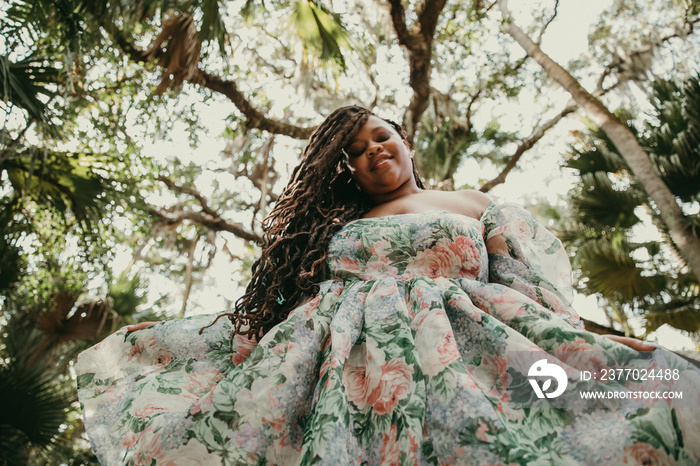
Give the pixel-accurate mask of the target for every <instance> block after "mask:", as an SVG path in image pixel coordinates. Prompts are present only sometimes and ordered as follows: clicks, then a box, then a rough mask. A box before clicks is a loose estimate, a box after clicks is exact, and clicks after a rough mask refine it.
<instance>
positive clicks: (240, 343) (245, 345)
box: [233, 334, 258, 366]
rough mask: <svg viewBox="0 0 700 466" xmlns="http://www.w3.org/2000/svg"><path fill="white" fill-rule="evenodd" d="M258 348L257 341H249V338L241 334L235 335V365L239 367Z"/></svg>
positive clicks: (251, 339)
mask: <svg viewBox="0 0 700 466" xmlns="http://www.w3.org/2000/svg"><path fill="white" fill-rule="evenodd" d="M256 346H258V342H257V341H255V339H253V338H250V339H249V338H248V337H247V336H243V335H240V334H236V335H234V337H233V347H234V348H235V352H234V354H233V365H234V366H237V365H239V364H240V363H242V362H243V361H245V360H246V359H248V356H250V353H252V352H253V349H255V347H256Z"/></svg>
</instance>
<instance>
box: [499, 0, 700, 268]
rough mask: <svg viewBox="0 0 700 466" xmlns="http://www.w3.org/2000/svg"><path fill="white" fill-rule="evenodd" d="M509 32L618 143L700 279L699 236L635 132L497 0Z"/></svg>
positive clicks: (674, 239) (618, 146) (615, 142)
mask: <svg viewBox="0 0 700 466" xmlns="http://www.w3.org/2000/svg"><path fill="white" fill-rule="evenodd" d="M498 6H499V8H500V10H501V14H502V15H503V20H504V27H505V29H506V31H507V32H508V34H509V35H510V36H511V37H512V38H513V39H515V41H516V42H517V43H518V44H519V45H520V46H521V47H522V48H523V49H524V50H525V52H527V54H528V55H529V56H530V57H532V58H533V59H534V60H535V61H536V62H537V63H539V64H540V66H542V68H544V70H545V71H546V72H547V74H548V75H549V76H550V77H551V78H552V79H554V80H555V81H557V82H558V83H559V84H560V85H561V86H562V87H563V88H564V89H566V90H567V92H569V94H571V97H573V99H574V100H575V101H576V103H578V104H579V105H580V106H581V108H583V109H584V110H585V111H586V113H587V114H588V116H589V117H590V118H591V119H592V120H593V121H594V122H595V124H596V125H598V127H600V129H602V130H603V131H604V132H605V134H606V135H607V136H608V137H609V138H610V140H611V141H612V142H613V144H615V147H617V149H618V150H619V151H620V154H621V155H622V157H623V158H624V159H625V161H626V162H627V164H628V165H629V167H630V169H631V170H632V172H633V173H634V175H635V176H636V177H637V178H638V179H639V181H640V183H641V184H642V186H643V187H644V190H645V191H646V192H647V194H648V195H649V197H650V198H651V200H652V201H653V202H654V204H656V208H657V209H658V211H659V213H660V215H661V218H662V219H663V221H664V223H665V224H666V225H667V226H668V229H669V232H670V233H671V237H672V238H673V241H674V242H675V243H676V245H677V246H678V249H679V250H680V251H681V253H682V254H683V257H684V258H685V260H686V261H687V264H688V265H689V266H690V268H691V270H692V271H693V273H694V275H695V276H696V277H697V278H698V280H700V239H698V238H696V237H695V236H693V234H692V233H691V232H690V231H689V230H688V229H687V228H684V221H683V220H684V218H685V217H684V216H683V212H682V211H681V208H680V206H679V205H678V203H677V202H676V200H675V198H674V197H673V194H672V193H671V190H670V189H668V186H666V183H664V181H663V180H662V179H661V177H660V176H659V175H658V174H657V173H656V171H655V170H654V166H653V164H652V163H651V160H650V159H649V155H648V154H647V153H646V152H645V151H644V149H643V148H642V146H641V145H640V144H639V142H638V141H637V139H636V138H635V137H634V134H632V132H631V131H630V130H629V128H627V126H625V125H624V124H623V123H622V122H621V121H620V120H618V119H617V117H615V115H613V114H612V113H611V112H610V111H609V110H608V109H607V108H606V107H605V106H604V105H603V104H602V103H601V102H600V101H599V100H598V99H596V98H595V97H594V96H593V95H591V93H589V92H588V91H586V89H584V88H583V86H581V84H579V82H578V81H576V79H574V77H573V76H571V75H570V74H569V73H568V72H567V71H566V70H565V69H564V68H562V67H561V66H559V64H557V63H556V62H555V61H554V60H552V59H551V58H550V57H549V56H548V55H547V54H545V53H544V52H543V51H542V49H540V47H539V46H538V45H537V44H536V43H535V42H533V41H532V39H530V37H528V35H527V34H525V33H524V32H523V31H522V29H520V28H519V27H518V26H517V25H516V24H515V22H514V21H513V18H512V17H511V15H510V11H509V10H508V3H507V0H498Z"/></svg>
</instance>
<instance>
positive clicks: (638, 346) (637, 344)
mask: <svg viewBox="0 0 700 466" xmlns="http://www.w3.org/2000/svg"><path fill="white" fill-rule="evenodd" d="M603 336H604V337H606V338H608V339H610V340H612V341H616V342H618V343H622V344H623V345H625V346H629V347H630V348H632V349H633V350H637V351H654V350H655V349H656V346H654V345H650V344H649V343H645V342H643V341H642V340H637V339H636V338H630V337H621V336H619V335H603Z"/></svg>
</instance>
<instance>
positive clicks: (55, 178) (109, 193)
mask: <svg viewBox="0 0 700 466" xmlns="http://www.w3.org/2000/svg"><path fill="white" fill-rule="evenodd" d="M92 159H93V156H92V155H91V154H85V153H82V154H71V153H64V152H57V151H48V150H46V151H44V153H43V154H37V152H36V151H31V150H25V151H23V152H20V153H19V154H17V156H16V157H14V158H13V159H11V160H8V161H5V162H4V164H3V166H2V167H3V168H4V169H5V170H6V171H7V175H8V178H9V180H10V183H11V184H12V187H13V189H14V190H15V195H16V196H18V197H22V196H29V197H30V198H31V199H32V200H34V201H35V202H36V203H38V204H40V205H46V206H51V207H53V208H54V209H56V211H57V212H59V213H61V214H63V215H65V214H66V213H67V212H71V213H72V215H73V216H74V217H75V219H76V221H77V222H78V223H79V224H80V225H81V226H82V227H83V229H84V230H86V231H88V230H90V228H91V226H92V225H93V224H94V223H97V222H99V221H101V219H102V214H103V212H104V209H105V207H106V206H107V205H108V204H109V203H110V202H111V201H112V200H113V197H114V194H115V193H114V186H113V182H112V180H110V179H108V178H106V177H105V176H103V175H101V174H100V173H99V172H98V171H97V170H96V167H94V166H93V164H92Z"/></svg>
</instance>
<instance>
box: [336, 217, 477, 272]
mask: <svg viewBox="0 0 700 466" xmlns="http://www.w3.org/2000/svg"><path fill="white" fill-rule="evenodd" d="M483 234H484V225H483V224H482V223H481V222H480V221H479V220H477V219H475V218H471V217H467V216H464V215H459V214H453V213H450V212H424V213H415V214H399V215H389V216H385V217H373V218H363V219H359V220H355V221H353V222H350V223H348V224H347V225H345V226H344V227H343V229H342V230H340V231H339V232H338V233H337V234H336V235H335V236H334V237H333V239H332V240H331V243H330V246H329V268H330V273H331V276H332V278H334V279H340V280H355V279H357V280H372V279H380V278H384V277H392V278H395V279H397V280H408V279H411V278H414V277H429V278H435V277H446V278H468V279H477V280H480V281H484V282H485V281H486V279H487V276H488V262H487V261H488V258H487V253H486V246H485V244H484V238H483Z"/></svg>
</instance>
